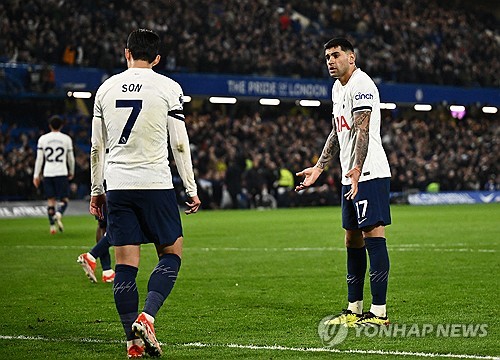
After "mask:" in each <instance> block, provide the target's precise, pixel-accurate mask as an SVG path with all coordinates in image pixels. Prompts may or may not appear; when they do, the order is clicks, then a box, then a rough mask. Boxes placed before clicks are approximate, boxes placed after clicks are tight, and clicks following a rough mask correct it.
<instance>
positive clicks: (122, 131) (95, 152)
mask: <svg viewBox="0 0 500 360" xmlns="http://www.w3.org/2000/svg"><path fill="white" fill-rule="evenodd" d="M182 96H183V93H182V89H181V86H180V85H179V84H178V83H177V82H175V81H174V80H172V79H170V78H168V77H166V76H163V75H161V74H158V73H156V72H154V71H153V70H152V69H148V68H130V69H128V70H125V71H124V72H122V73H120V74H117V75H114V76H112V77H111V78H109V79H108V80H106V81H105V82H104V83H103V84H102V85H101V86H100V87H99V89H98V90H97V93H96V97H95V104H94V116H93V120H92V147H91V182H92V189H91V194H92V195H99V194H102V193H103V192H104V188H103V182H104V180H105V181H106V185H107V190H141V189H142V190H144V189H172V188H173V184H172V175H171V172H170V167H169V164H168V144H169V142H170V146H171V148H172V151H173V155H174V159H175V162H176V165H177V169H178V171H179V175H180V176H181V178H182V180H183V183H184V187H185V188H186V192H187V195H188V196H194V195H196V183H195V181H194V174H193V168H192V162H191V152H190V148H189V138H188V135H187V130H186V126H185V123H184V114H183V107H182ZM105 162H106V164H104V163H105ZM104 165H105V166H104Z"/></svg>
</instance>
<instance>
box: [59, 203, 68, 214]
mask: <svg viewBox="0 0 500 360" xmlns="http://www.w3.org/2000/svg"><path fill="white" fill-rule="evenodd" d="M67 207H68V202H67V201H61V203H60V205H59V206H58V208H57V211H58V212H60V213H61V214H64V212H65V211H66V208H67Z"/></svg>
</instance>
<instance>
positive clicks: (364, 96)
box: [354, 92, 373, 100]
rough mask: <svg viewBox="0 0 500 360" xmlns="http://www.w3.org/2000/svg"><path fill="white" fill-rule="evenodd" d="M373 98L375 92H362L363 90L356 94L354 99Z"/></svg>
mask: <svg viewBox="0 0 500 360" xmlns="http://www.w3.org/2000/svg"><path fill="white" fill-rule="evenodd" d="M365 99H366V100H373V94H370V93H366V94H362V93H361V92H359V93H357V94H356V95H354V100H365Z"/></svg>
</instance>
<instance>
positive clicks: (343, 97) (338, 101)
mask: <svg viewBox="0 0 500 360" xmlns="http://www.w3.org/2000/svg"><path fill="white" fill-rule="evenodd" d="M332 101H333V112H332V121H333V126H334V129H336V130H337V135H338V138H339V145H340V165H341V167H342V184H344V185H350V184H351V179H350V178H346V177H345V174H346V173H347V172H348V171H349V170H351V169H352V168H353V167H354V159H355V154H354V146H355V143H356V132H355V129H354V113H355V112H356V111H363V110H370V111H371V116H370V128H369V132H370V139H369V143H368V153H367V155H366V159H365V162H364V164H363V169H362V171H361V177H360V179H359V181H360V182H362V181H367V180H371V179H375V178H386V177H391V171H390V168H389V162H388V161H387V156H386V154H385V151H384V148H383V147H382V139H381V138H380V96H379V93H378V89H377V86H376V85H375V83H374V82H373V80H372V79H371V78H370V77H369V76H368V75H367V74H366V73H365V72H363V71H361V69H356V70H355V71H354V72H353V74H352V76H351V78H350V79H349V81H348V82H347V84H345V85H344V86H343V85H342V84H341V83H340V81H339V80H337V81H335V83H334V84H333V89H332Z"/></svg>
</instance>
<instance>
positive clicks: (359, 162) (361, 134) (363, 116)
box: [354, 111, 371, 173]
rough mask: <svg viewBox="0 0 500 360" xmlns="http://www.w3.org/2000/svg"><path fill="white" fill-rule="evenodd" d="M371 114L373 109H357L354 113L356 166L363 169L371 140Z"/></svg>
mask: <svg viewBox="0 0 500 360" xmlns="http://www.w3.org/2000/svg"><path fill="white" fill-rule="evenodd" d="M370 116H371V111H357V112H355V113H354V128H355V130H356V147H355V149H354V167H355V168H357V169H358V170H359V172H360V173H361V170H362V169H363V164H364V163H365V159H366V155H367V154H368V143H369V140H370Z"/></svg>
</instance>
